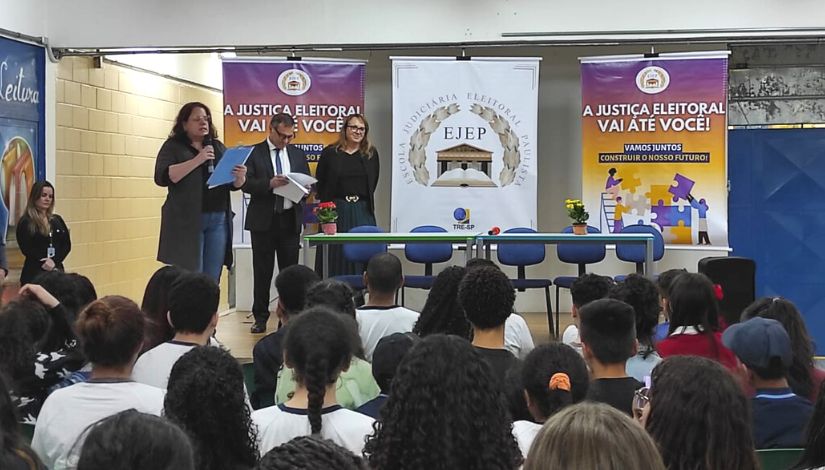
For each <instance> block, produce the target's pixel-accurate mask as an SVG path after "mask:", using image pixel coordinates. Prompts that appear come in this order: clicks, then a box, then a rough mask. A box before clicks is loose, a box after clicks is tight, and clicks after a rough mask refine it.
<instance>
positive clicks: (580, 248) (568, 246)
mask: <svg viewBox="0 0 825 470" xmlns="http://www.w3.org/2000/svg"><path fill="white" fill-rule="evenodd" d="M561 233H573V227H572V226H571V225H568V226H567V227H564V229H562V231H561ZM587 233H601V231H600V230H599V229H598V228H597V227H592V226H590V225H588V226H587ZM606 252H607V250H606V248H605V245H604V244H593V245H580V244H577V243H559V244H558V245H556V255H557V256H558V257H559V261H561V262H563V263H572V264H575V265H578V267H579V274H578V275H576V276H557V277H555V278H553V284H554V285H555V286H556V330H557V331H558V329H559V312H558V310H559V288H561V289H570V287H571V286H573V282H575V281H576V279H578V278H579V276H582V275H584V274H585V272H587V265H588V264H593V263H598V262H599V261H602V260H603V259H604V257H605V255H606Z"/></svg>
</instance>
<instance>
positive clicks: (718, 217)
mask: <svg viewBox="0 0 825 470" xmlns="http://www.w3.org/2000/svg"><path fill="white" fill-rule="evenodd" d="M581 62H582V63H581V81H582V159H583V160H582V199H583V201H584V203H585V206H586V207H587V209H588V211H589V212H590V221H589V224H590V225H593V226H596V227H598V228H600V229H601V231H602V232H604V233H607V232H616V233H618V232H620V231H621V230H622V229H623V228H624V227H627V226H628V225H635V224H646V225H652V226H654V227H656V228H657V229H659V230H660V231H661V232H662V234H663V236H664V239H665V242H666V243H670V244H686V245H687V244H694V245H697V244H698V245H716V246H727V243H728V241H727V220H728V214H727V209H728V203H727V114H726V111H727V70H728V53H727V52H704V53H679V54H662V55H661V56H659V57H656V58H645V57H643V56H641V55H638V56H612V57H590V58H583V59H581Z"/></svg>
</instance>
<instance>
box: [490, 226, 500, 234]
mask: <svg viewBox="0 0 825 470" xmlns="http://www.w3.org/2000/svg"><path fill="white" fill-rule="evenodd" d="M499 233H501V229H500V228H498V227H493V228H491V229H490V230H488V231H487V235H498V234H499Z"/></svg>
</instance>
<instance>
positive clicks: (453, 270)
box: [413, 266, 471, 339]
mask: <svg viewBox="0 0 825 470" xmlns="http://www.w3.org/2000/svg"><path fill="white" fill-rule="evenodd" d="M466 273H467V270H466V269H464V268H462V267H461V266H449V267H447V268H444V270H443V271H441V272H440V273H438V276H436V277H435V280H434V281H433V285H432V287H431V288H430V292H429V294H427V301H426V302H424V308H422V309H421V315H419V317H418V321H416V322H415V326H414V327H413V333H415V334H417V335H418V336H421V337H424V336H427V335H431V334H435V333H443V334H447V335H456V336H461V337H462V338H466V339H469V338H470V331H471V330H470V322H469V321H467V317H465V316H464V311H463V310H462V309H461V305H459V303H458V285H459V283H460V282H461V279H462V278H464V275H465V274H466Z"/></svg>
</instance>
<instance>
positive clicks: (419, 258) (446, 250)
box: [401, 225, 453, 305]
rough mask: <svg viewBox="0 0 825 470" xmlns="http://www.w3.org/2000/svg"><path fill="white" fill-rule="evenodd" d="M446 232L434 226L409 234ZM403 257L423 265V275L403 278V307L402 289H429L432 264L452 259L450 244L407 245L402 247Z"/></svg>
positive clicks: (415, 229) (433, 278)
mask: <svg viewBox="0 0 825 470" xmlns="http://www.w3.org/2000/svg"><path fill="white" fill-rule="evenodd" d="M446 232H447V230H446V229H444V228H442V227H438V226H435V225H420V226H418V227H415V228H413V229H412V230H410V233H446ZM404 256H405V257H406V258H407V259H408V260H410V261H412V262H413V263H423V264H424V275H423V276H422V275H407V276H404V287H402V288H401V305H404V289H406V288H407V287H409V288H412V289H430V288H431V287H432V286H433V281H434V280H435V276H433V264H434V263H445V262H447V261H449V260H450V258H452V257H453V244H452V243H408V244H407V245H406V246H404Z"/></svg>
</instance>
